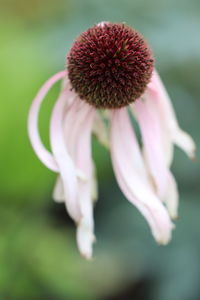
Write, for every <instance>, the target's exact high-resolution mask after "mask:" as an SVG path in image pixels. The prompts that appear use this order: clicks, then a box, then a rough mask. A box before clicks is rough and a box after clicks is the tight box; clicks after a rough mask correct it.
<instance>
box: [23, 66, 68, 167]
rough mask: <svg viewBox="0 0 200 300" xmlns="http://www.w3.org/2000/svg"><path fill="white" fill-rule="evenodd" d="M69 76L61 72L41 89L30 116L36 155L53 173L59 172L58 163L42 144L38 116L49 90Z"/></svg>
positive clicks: (29, 125) (29, 120)
mask: <svg viewBox="0 0 200 300" xmlns="http://www.w3.org/2000/svg"><path fill="white" fill-rule="evenodd" d="M66 75H67V72H66V71H61V72H59V73H57V74H55V75H54V76H52V77H51V78H50V79H49V80H48V81H47V82H46V83H45V84H44V85H43V87H42V88H41V89H40V91H39V92H38V94H37V95H36V97H35V99H34V100H33V103H32V105H31V108H30V111H29V116H28V132H29V137H30V141H31V144H32V147H33V149H34V150H35V153H36V154H37V156H38V157H39V159H40V160H41V161H42V162H43V164H45V165H46V166H47V168H49V169H50V170H52V171H55V172H59V168H58V165H57V162H56V161H55V159H54V157H53V155H52V154H51V153H50V152H49V151H48V150H47V149H46V148H45V147H44V145H43V144H42V141H41V138H40V135H39V132H38V114H39V110H40V106H41V104H42V101H43V100H44V97H45V95H46V94H47V93H48V91H49V89H50V88H51V87H52V86H53V85H54V84H55V83H56V82H57V81H58V80H60V79H62V78H64V77H65V76H66Z"/></svg>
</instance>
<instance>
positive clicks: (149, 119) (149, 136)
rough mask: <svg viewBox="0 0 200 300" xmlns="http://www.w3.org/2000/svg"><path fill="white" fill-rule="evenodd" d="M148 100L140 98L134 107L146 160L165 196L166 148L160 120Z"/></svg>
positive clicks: (158, 188) (161, 193)
mask: <svg viewBox="0 0 200 300" xmlns="http://www.w3.org/2000/svg"><path fill="white" fill-rule="evenodd" d="M145 100H147V99H145ZM146 102H147V101H142V99H138V100H137V101H136V102H135V105H134V108H135V111H136V115H137V120H138V123H139V126H140V130H141V134H142V141H143V144H144V153H145V156H146V158H147V159H146V160H147V163H148V166H149V169H150V171H151V174H152V176H153V178H154V181H155V183H156V186H157V190H158V195H159V197H161V198H163V197H164V195H165V193H166V189H167V181H168V169H167V167H166V165H165V160H164V159H163V156H164V152H163V150H164V149H163V144H162V136H161V130H160V124H159V120H158V118H157V115H156V114H155V113H154V111H153V109H151V110H150V109H149V107H148V106H147V103H146Z"/></svg>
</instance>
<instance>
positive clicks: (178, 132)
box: [148, 71, 196, 159]
mask: <svg viewBox="0 0 200 300" xmlns="http://www.w3.org/2000/svg"><path fill="white" fill-rule="evenodd" d="M148 88H149V89H152V90H153V91H154V94H155V100H156V102H157V105H158V106H159V110H160V114H161V116H162V118H163V122H165V123H166V126H168V128H169V131H170V133H171V138H172V140H173V142H174V143H175V144H176V145H177V146H179V147H180V148H181V149H182V150H183V151H185V152H186V154H187V155H188V156H189V157H190V158H191V159H193V158H194V156H195V148H196V147H195V143H194V141H193V139H192V138H191V137H190V135H189V134H187V133H186V132H184V131H183V130H182V129H180V127H179V125H178V122H177V119H176V115H175V112H174V109H173V106H172V104H171V101H170V98H169V95H168V93H167V91H166V89H165V87H164V85H163V83H162V81H161V79H160V77H159V75H158V73H157V72H156V71H154V73H153V76H152V80H151V83H150V84H149V87H148Z"/></svg>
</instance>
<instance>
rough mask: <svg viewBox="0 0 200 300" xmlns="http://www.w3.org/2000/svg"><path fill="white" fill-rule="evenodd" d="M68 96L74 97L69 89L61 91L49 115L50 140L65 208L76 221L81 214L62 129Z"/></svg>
mask: <svg viewBox="0 0 200 300" xmlns="http://www.w3.org/2000/svg"><path fill="white" fill-rule="evenodd" d="M70 98H75V96H74V94H73V93H72V92H70V91H63V92H61V94H60V97H59V99H58V100H57V102H56V104H55V106H54V109H53V112H52V116H51V128H50V142H51V148H52V151H53V154H54V157H55V160H56V162H57V165H58V167H59V172H60V176H61V179H62V183H63V187H64V195H65V204H66V207H67V210H68V212H69V215H70V216H71V217H72V218H73V219H74V220H75V221H76V222H78V221H79V220H80V216H81V214H80V205H79V201H78V199H77V177H76V169H75V166H74V163H73V161H72V159H71V157H70V155H69V152H68V149H67V147H66V144H65V141H64V131H63V118H64V112H65V105H66V103H67V99H70Z"/></svg>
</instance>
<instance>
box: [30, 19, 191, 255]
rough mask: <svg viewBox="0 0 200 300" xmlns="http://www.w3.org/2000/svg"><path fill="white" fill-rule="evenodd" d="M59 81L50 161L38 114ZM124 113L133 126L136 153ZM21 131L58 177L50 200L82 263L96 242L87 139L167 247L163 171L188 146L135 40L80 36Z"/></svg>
mask: <svg viewBox="0 0 200 300" xmlns="http://www.w3.org/2000/svg"><path fill="white" fill-rule="evenodd" d="M61 79H63V84H62V88H61V92H60V95H59V97H58V100H57V101H56V103H55V107H54V109H53V112H52V116H51V124H50V143H51V150H52V153H50V152H49V151H48V150H47V149H46V148H45V147H44V145H43V143H42V141H41V139H40V135H39V132H38V114H39V109H40V105H41V103H42V101H43V99H44V97H45V95H46V94H47V92H48V91H49V89H50V88H51V87H52V86H53V84H54V83H56V82H57V81H58V80H61ZM128 110H130V112H131V113H132V115H133V117H134V118H135V119H136V120H137V122H138V124H139V128H140V132H141V137H142V143H143V145H142V150H141V148H140V146H139V144H138V141H137V137H136V135H135V133H134V128H133V126H132V123H131V120H130V116H129V114H128ZM105 119H106V122H105ZM28 128H29V137H30V140H31V143H32V146H33V148H34V150H35V152H36V154H37V155H38V157H39V158H40V160H41V161H42V162H43V163H44V164H45V165H46V166H47V167H48V168H49V169H51V170H52V171H54V172H57V173H58V179H57V182H56V186H55V189H54V193H53V197H54V199H55V201H58V202H64V203H65V205H66V208H67V211H68V213H69V215H70V216H71V218H72V219H73V220H74V221H75V223H76V224H77V242H78V247H79V250H80V253H81V254H82V255H83V256H85V257H86V258H91V257H92V244H93V242H94V240H95V237H94V221H93V203H94V200H95V198H96V197H97V191H96V178H95V167H94V163H93V160H92V155H91V137H92V133H94V134H96V135H97V137H98V138H99V140H100V142H101V143H103V144H104V145H105V146H106V147H108V148H109V149H110V153H111V158H112V163H113V168H114V172H115V175H116V179H117V181H118V184H119V186H120V188H121V190H122V192H123V193H124V195H125V196H126V198H127V199H128V200H129V201H130V202H131V203H132V204H134V205H135V206H136V207H137V208H138V210H139V211H140V212H141V214H142V215H143V216H144V217H145V218H146V220H147V222H148V224H149V226H150V228H151V231H152V234H153V236H154V238H155V239H156V241H157V242H158V243H160V244H166V243H168V242H169V240H170V238H171V231H172V229H173V227H174V225H173V223H172V221H171V218H172V219H173V218H176V216H177V207H178V192H177V186H176V181H175V179H174V177H173V175H172V173H171V171H170V166H171V162H172V158H173V144H176V145H178V146H179V147H180V148H182V149H183V150H184V151H185V152H186V153H187V154H188V156H189V157H190V158H193V157H194V152H195V145H194V142H193V140H192V139H191V137H190V136H189V135H188V134H187V133H185V132H183V131H182V130H181V129H180V128H179V126H178V123H177V120H176V117H175V113H174V111H173V107H172V105H171V102H170V99H169V96H168V94H167V92H166V90H165V88H164V86H163V84H162V82H161V79H160V77H159V75H158V74H157V72H156V70H155V68H154V58H153V55H152V52H151V49H150V48H149V46H148V44H147V42H146V41H145V40H144V38H143V37H142V36H141V34H140V33H138V32H137V31H136V30H135V29H132V28H130V27H128V26H127V25H125V24H118V23H110V22H101V23H99V24H97V25H95V26H93V27H92V28H90V29H88V30H87V31H85V32H83V33H82V34H81V35H80V36H79V37H78V38H77V39H76V41H75V43H74V44H73V46H72V48H71V50H70V52H69V54H68V55H67V62H66V70H64V71H61V72H59V73H57V74H56V75H54V76H53V77H51V78H50V79H49V80H48V81H47V82H46V83H45V84H44V85H43V87H42V88H41V90H40V91H39V92H38V94H37V96H36V98H35V99H34V101H33V103H32V106H31V109H30V113H29V120H28Z"/></svg>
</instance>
